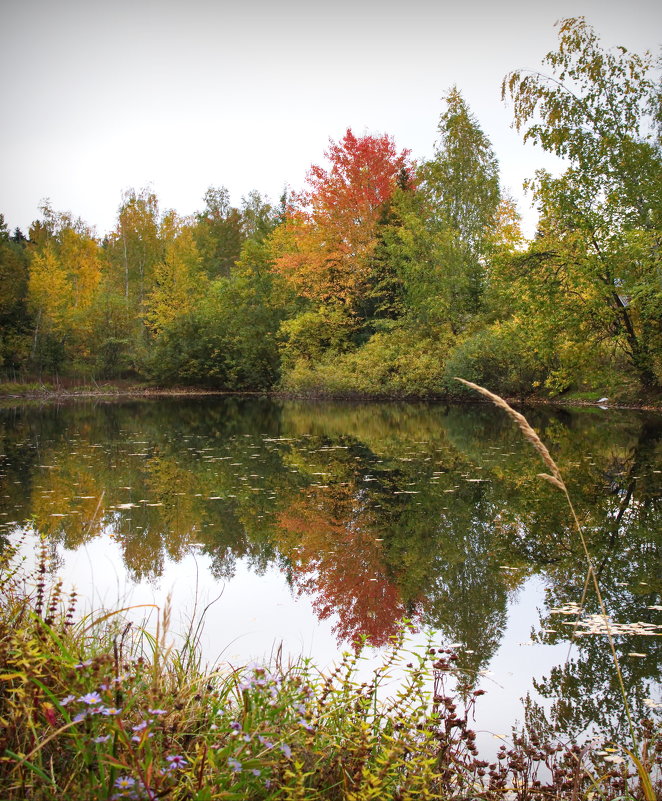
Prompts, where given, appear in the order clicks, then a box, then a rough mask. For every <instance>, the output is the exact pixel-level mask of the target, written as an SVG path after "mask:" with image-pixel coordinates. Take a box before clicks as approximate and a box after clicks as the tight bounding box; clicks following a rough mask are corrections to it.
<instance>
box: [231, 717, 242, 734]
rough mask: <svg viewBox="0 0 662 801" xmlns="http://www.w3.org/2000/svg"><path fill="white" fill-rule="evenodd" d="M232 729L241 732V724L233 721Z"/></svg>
mask: <svg viewBox="0 0 662 801" xmlns="http://www.w3.org/2000/svg"><path fill="white" fill-rule="evenodd" d="M230 728H231V729H232V731H241V723H238V722H237V721H236V720H233V721H232V723H231V724H230Z"/></svg>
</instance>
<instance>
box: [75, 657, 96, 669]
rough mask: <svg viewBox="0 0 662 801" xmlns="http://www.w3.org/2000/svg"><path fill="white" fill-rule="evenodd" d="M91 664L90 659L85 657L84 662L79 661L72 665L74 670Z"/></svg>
mask: <svg viewBox="0 0 662 801" xmlns="http://www.w3.org/2000/svg"><path fill="white" fill-rule="evenodd" d="M91 664H92V660H91V659H86V660H85V661H84V662H79V663H78V664H77V665H74V667H75V668H76V670H80V669H81V668H86V667H89V666H90V665H91Z"/></svg>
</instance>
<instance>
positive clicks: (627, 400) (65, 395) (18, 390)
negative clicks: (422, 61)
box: [0, 381, 662, 411]
mask: <svg viewBox="0 0 662 801" xmlns="http://www.w3.org/2000/svg"><path fill="white" fill-rule="evenodd" d="M593 395H594V396H595V397H593ZM213 396H219V397H242V396H245V397H270V398H275V399H281V400H310V401H321V400H324V401H326V400H336V401H351V402H359V403H371V402H412V403H417V402H423V403H428V402H431V403H453V404H464V403H484V402H485V401H484V400H482V399H480V398H476V397H472V396H470V395H468V394H467V395H456V396H447V395H434V396H430V395H406V396H405V395H393V394H388V393H387V394H384V395H366V394H362V393H342V394H337V393H325V392H323V391H320V392H313V393H293V392H281V391H277V390H272V391H248V390H245V391H241V392H238V391H228V390H220V389H210V388H207V387H190V386H172V387H162V386H154V385H150V384H143V383H135V382H130V381H123V382H120V383H101V384H97V383H95V384H91V385H90V384H76V383H74V382H71V383H69V384H61V385H58V384H48V383H45V384H42V383H34V382H33V383H20V382H5V383H0V404H2V403H3V402H5V403H6V402H7V401H10V402H11V401H17V400H19V401H20V400H28V401H44V402H48V401H66V400H69V399H77V398H81V399H86V398H87V399H95V398H99V399H117V400H121V399H126V398H169V397H171V398H177V397H182V398H190V397H213ZM506 400H508V402H509V403H512V404H515V405H525V406H564V407H571V408H572V407H583V406H588V407H597V408H603V409H604V408H610V409H640V410H642V411H662V397H659V396H658V395H657V394H655V393H648V394H638V395H624V396H622V397H618V398H616V399H614V400H612V399H609V398H606V399H605V398H604V397H603V396H600V393H597V392H596V393H592V394H591V393H578V394H569V395H567V396H557V397H554V398H549V397H543V396H539V395H527V396H523V397H517V398H515V397H513V398H506Z"/></svg>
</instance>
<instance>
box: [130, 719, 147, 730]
mask: <svg viewBox="0 0 662 801" xmlns="http://www.w3.org/2000/svg"><path fill="white" fill-rule="evenodd" d="M147 726H148V723H147V721H146V720H143V722H142V723H139V724H138V725H137V726H133V731H142V730H143V729H146V728H147Z"/></svg>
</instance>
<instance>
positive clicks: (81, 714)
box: [72, 710, 87, 723]
mask: <svg viewBox="0 0 662 801" xmlns="http://www.w3.org/2000/svg"><path fill="white" fill-rule="evenodd" d="M86 717H87V712H86V711H85V710H83V712H79V713H78V714H77V715H75V716H74V717H73V718H72V721H73V722H74V723H80V722H81V720H85V718H86Z"/></svg>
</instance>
